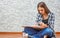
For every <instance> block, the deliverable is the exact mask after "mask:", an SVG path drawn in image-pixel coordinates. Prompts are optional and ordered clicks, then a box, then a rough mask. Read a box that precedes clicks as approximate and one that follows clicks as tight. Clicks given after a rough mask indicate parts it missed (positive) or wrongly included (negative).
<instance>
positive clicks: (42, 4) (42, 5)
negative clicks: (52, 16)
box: [37, 2, 50, 14]
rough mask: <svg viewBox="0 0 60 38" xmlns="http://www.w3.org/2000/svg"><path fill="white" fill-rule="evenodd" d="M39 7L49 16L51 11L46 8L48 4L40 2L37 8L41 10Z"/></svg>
mask: <svg viewBox="0 0 60 38" xmlns="http://www.w3.org/2000/svg"><path fill="white" fill-rule="evenodd" d="M39 7H43V8H44V9H45V12H46V13H47V14H48V13H49V12H50V10H49V9H48V7H47V6H46V4H45V3H44V2H39V3H38V5H37V8H39ZM38 12H39V10H38Z"/></svg>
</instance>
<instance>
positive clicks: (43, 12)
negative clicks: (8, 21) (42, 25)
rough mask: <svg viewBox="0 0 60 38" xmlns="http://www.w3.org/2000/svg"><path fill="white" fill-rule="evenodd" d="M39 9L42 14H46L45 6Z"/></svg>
mask: <svg viewBox="0 0 60 38" xmlns="http://www.w3.org/2000/svg"><path fill="white" fill-rule="evenodd" d="M38 11H39V13H40V14H42V15H43V14H45V9H44V8H43V7H38Z"/></svg>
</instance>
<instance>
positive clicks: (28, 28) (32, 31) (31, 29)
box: [23, 27, 37, 35]
mask: <svg viewBox="0 0 60 38" xmlns="http://www.w3.org/2000/svg"><path fill="white" fill-rule="evenodd" d="M23 32H25V33H27V34H28V35H34V34H36V33H37V31H36V30H35V29H33V28H31V27H26V28H24V31H23Z"/></svg>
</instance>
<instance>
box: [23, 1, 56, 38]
mask: <svg viewBox="0 0 60 38" xmlns="http://www.w3.org/2000/svg"><path fill="white" fill-rule="evenodd" d="M37 10H38V14H37V20H36V22H37V25H34V26H33V27H25V28H24V33H28V35H29V38H53V37H54V38H55V35H54V21H55V16H54V13H52V12H50V10H49V9H48V7H47V6H46V4H45V3H44V2H39V3H38V5H37ZM37 27H38V28H37ZM36 28H37V29H36ZM44 36H45V37H44Z"/></svg>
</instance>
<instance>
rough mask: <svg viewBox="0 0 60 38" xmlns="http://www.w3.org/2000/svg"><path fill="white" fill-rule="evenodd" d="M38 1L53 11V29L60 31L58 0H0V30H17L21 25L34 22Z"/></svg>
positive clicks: (59, 1) (20, 29)
mask: <svg viewBox="0 0 60 38" xmlns="http://www.w3.org/2000/svg"><path fill="white" fill-rule="evenodd" d="M40 1H44V2H45V3H46V4H47V6H48V8H49V9H50V10H51V12H53V13H55V16H56V18H55V19H56V21H55V31H58V32H60V28H59V26H60V18H59V16H60V11H59V10H60V7H59V6H60V0H0V32H7V31H8V32H19V31H22V30H23V28H22V27H21V26H22V25H33V24H35V20H36V19H35V18H36V14H37V9H36V6H37V4H38V3H39V2H40Z"/></svg>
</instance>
